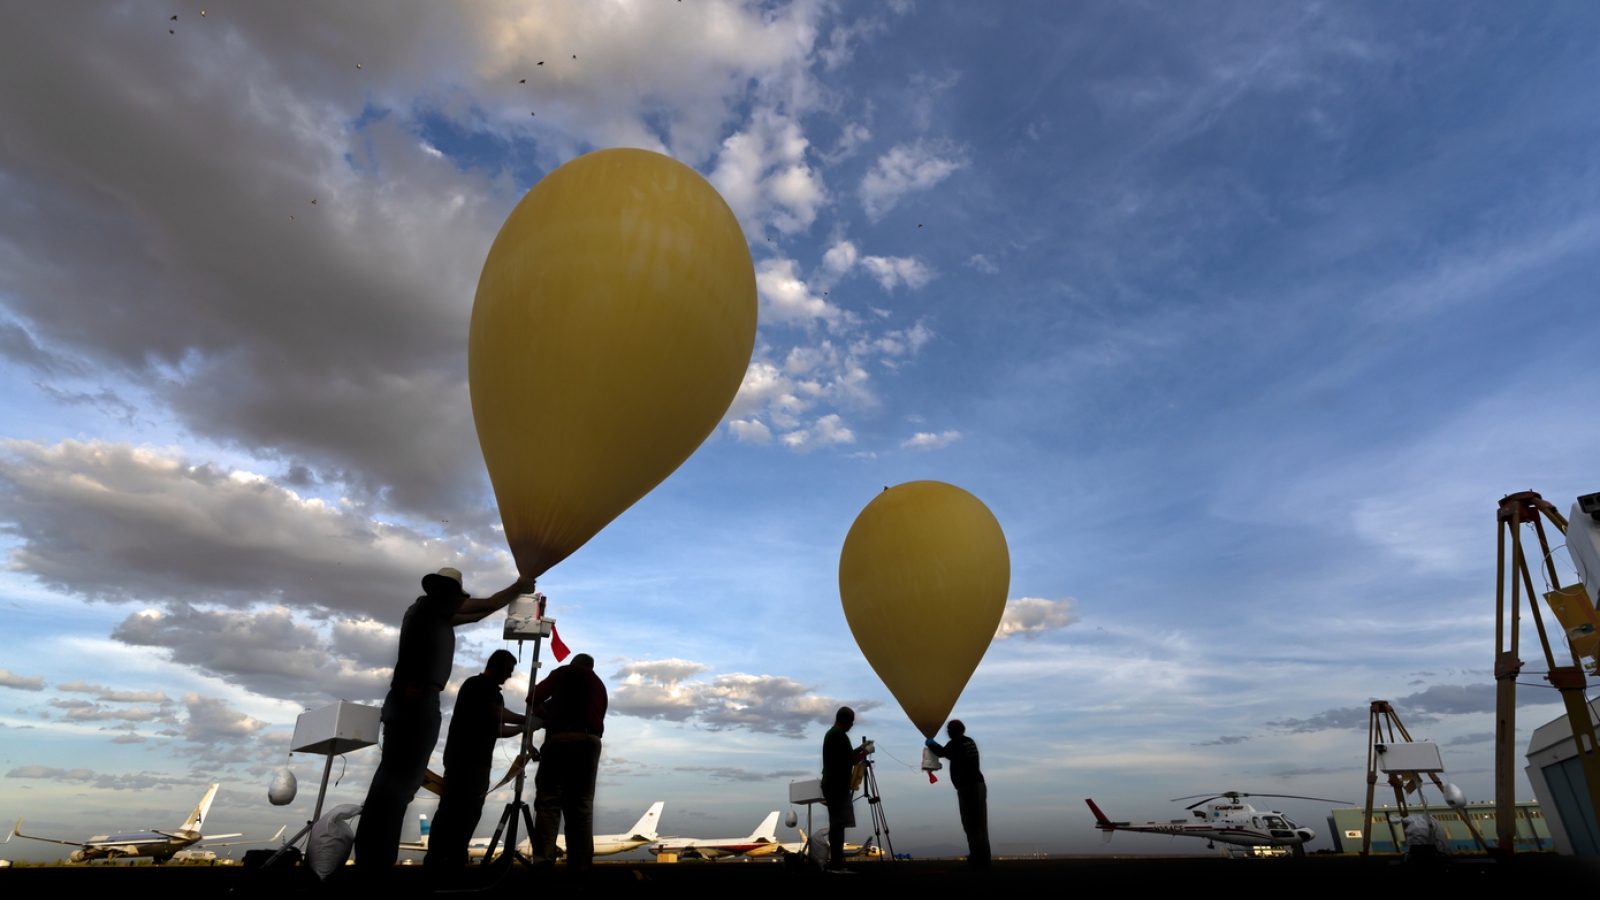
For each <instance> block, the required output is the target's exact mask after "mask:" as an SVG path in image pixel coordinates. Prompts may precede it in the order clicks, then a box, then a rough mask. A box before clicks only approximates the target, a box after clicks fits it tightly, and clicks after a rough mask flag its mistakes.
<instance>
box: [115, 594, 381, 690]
mask: <svg viewBox="0 0 1600 900" xmlns="http://www.w3.org/2000/svg"><path fill="white" fill-rule="evenodd" d="M327 631H328V633H324V632H323V631H319V630H318V629H316V628H313V627H312V626H311V625H308V624H306V623H304V622H300V621H297V620H296V619H295V617H294V614H293V613H292V612H291V611H290V610H288V609H285V608H282V607H278V608H274V609H267V610H261V611H254V612H252V611H237V610H215V609H197V608H195V607H191V606H187V605H183V604H174V605H172V606H170V607H169V608H167V609H165V610H159V609H146V610H141V611H139V612H136V613H133V614H132V615H130V616H128V617H127V618H125V619H123V620H122V621H121V622H120V623H118V624H117V626H116V627H115V628H113V629H112V631H111V638H112V640H116V641H120V642H122V643H124V644H128V645H130V646H135V647H155V648H159V649H161V650H163V651H165V653H166V656H167V658H168V659H171V660H172V661H173V662H176V663H180V664H182V665H185V666H190V667H193V668H195V669H198V670H200V671H202V672H205V673H206V674H208V675H215V676H216V677H218V678H221V679H223V680H225V681H228V682H230V683H232V684H237V685H239V686H241V687H245V688H248V689H249V690H251V691H254V692H256V693H259V694H263V695H265V696H269V697H282V698H285V699H294V700H306V701H309V700H321V699H329V698H340V699H347V700H371V699H376V698H379V697H382V696H383V695H384V694H385V693H386V692H387V691H388V687H389V680H390V678H391V677H392V676H393V668H392V666H393V665H394V658H395V648H396V647H397V646H398V641H399V631H398V629H395V628H394V627H392V626H388V625H382V624H380V623H377V622H374V621H372V620H362V619H356V620H345V621H340V622H336V623H334V624H333V625H331V626H329V627H328V629H327ZM183 702H184V703H185V704H188V703H189V697H187V696H186V697H185V698H184V701H183ZM192 714H193V711H192V710H191V716H192Z"/></svg>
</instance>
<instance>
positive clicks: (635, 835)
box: [400, 800, 667, 859]
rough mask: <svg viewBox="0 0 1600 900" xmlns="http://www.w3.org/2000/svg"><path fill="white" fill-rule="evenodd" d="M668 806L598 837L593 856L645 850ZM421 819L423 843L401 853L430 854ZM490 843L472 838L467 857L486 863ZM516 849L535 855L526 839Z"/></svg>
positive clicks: (405, 846)
mask: <svg viewBox="0 0 1600 900" xmlns="http://www.w3.org/2000/svg"><path fill="white" fill-rule="evenodd" d="M666 805H667V804H666V801H664V800H657V801H656V802H655V803H653V804H651V805H650V808H649V809H647V810H645V813H644V815H643V816H641V817H640V818H639V821H637V822H635V823H633V827H632V828H630V829H628V830H627V831H624V832H622V833H620V834H597V835H595V836H594V855H595V856H610V855H612V854H614V853H627V852H628V851H629V850H637V849H638V848H640V847H643V846H644V845H645V844H648V843H650V842H651V841H653V840H655V839H656V836H657V835H656V829H657V828H658V827H660V825H661V810H662V809H664V808H666ZM421 818H422V823H421V824H422V839H421V840H418V841H407V842H405V843H402V844H401V845H400V849H401V850H410V851H412V852H414V853H426V852H427V850H428V831H429V825H428V817H427V816H422V817H421ZM489 841H490V838H473V839H472V841H471V842H470V843H468V844H467V857H468V858H469V859H483V854H484V853H485V852H486V851H488V849H489ZM517 849H518V850H521V851H522V853H523V855H524V856H532V855H533V844H532V843H531V842H530V841H529V840H528V839H527V838H524V839H523V840H522V843H521V844H518V845H517ZM566 852H567V836H566V835H564V834H558V835H556V854H557V855H558V856H562V855H565V854H566ZM499 855H500V854H499V853H496V854H495V856H496V857H498V856H499Z"/></svg>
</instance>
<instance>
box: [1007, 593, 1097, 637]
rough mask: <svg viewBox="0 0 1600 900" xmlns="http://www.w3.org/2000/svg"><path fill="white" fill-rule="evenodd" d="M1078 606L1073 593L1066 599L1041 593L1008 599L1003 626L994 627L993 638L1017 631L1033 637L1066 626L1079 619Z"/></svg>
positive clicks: (1009, 634)
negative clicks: (1043, 597) (1048, 598)
mask: <svg viewBox="0 0 1600 900" xmlns="http://www.w3.org/2000/svg"><path fill="white" fill-rule="evenodd" d="M1076 609H1077V601H1076V600H1074V599H1072V598H1071V597H1067V598H1066V599H1064V600H1044V599H1041V598H1038V597H1018V598H1017V599H1015V600H1007V601H1006V611H1005V614H1004V615H1003V616H1001V617H1000V627H999V628H997V629H995V632H994V639H995V640H997V641H1003V640H1006V639H1007V638H1009V637H1011V636H1012V635H1014V634H1020V635H1022V636H1023V637H1025V638H1029V639H1033V638H1036V637H1038V636H1039V635H1041V634H1044V633H1045V632H1047V631H1055V630H1057V629H1059V628H1065V627H1067V626H1068V625H1071V624H1072V623H1074V622H1077V621H1080V619H1079V617H1078V614H1077V612H1075V610H1076Z"/></svg>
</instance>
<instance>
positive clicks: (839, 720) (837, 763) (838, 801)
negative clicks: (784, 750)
mask: <svg viewBox="0 0 1600 900" xmlns="http://www.w3.org/2000/svg"><path fill="white" fill-rule="evenodd" d="M855 723H856V711H855V710H853V709H851V708H850V707H848V706H841V707H839V711H838V712H837V713H834V715H833V727H832V728H829V729H828V733H827V734H825V735H823V737H822V798H823V802H825V803H827V805H828V867H827V870H828V871H829V872H848V871H850V870H849V869H846V868H845V865H844V831H845V829H846V828H854V827H856V809H855V804H854V803H852V802H851V798H850V795H851V793H852V791H851V790H850V779H851V776H852V775H853V774H854V772H855V767H856V762H857V761H859V760H860V758H861V757H860V755H858V754H857V753H856V752H855V750H854V748H852V747H851V746H850V737H849V734H850V729H851V727H852V726H854V725H855Z"/></svg>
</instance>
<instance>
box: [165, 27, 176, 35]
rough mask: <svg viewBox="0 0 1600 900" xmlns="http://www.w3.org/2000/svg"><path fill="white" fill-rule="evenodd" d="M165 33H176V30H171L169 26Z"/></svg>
mask: <svg viewBox="0 0 1600 900" xmlns="http://www.w3.org/2000/svg"><path fill="white" fill-rule="evenodd" d="M167 34H177V32H176V31H173V30H172V29H171V28H168V29H167Z"/></svg>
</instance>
